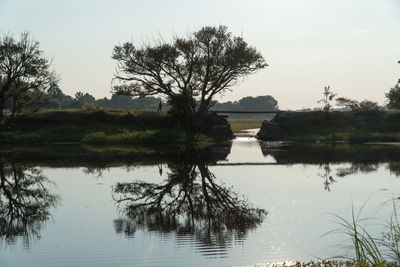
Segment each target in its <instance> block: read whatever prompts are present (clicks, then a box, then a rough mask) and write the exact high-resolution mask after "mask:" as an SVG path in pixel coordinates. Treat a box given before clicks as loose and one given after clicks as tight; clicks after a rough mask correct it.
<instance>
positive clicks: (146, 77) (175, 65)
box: [112, 26, 267, 124]
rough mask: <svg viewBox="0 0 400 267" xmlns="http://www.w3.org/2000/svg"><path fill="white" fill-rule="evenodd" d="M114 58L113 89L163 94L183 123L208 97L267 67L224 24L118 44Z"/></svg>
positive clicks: (208, 101) (202, 109) (204, 110)
mask: <svg viewBox="0 0 400 267" xmlns="http://www.w3.org/2000/svg"><path fill="white" fill-rule="evenodd" d="M112 58H113V59H115V60H116V61H117V71H116V74H115V78H114V81H116V82H118V84H117V85H115V86H114V87H113V91H114V93H116V94H122V95H130V96H139V97H141V96H150V95H158V96H163V97H165V98H166V99H167V100H168V102H169V104H170V105H171V106H172V110H173V111H175V112H176V113H178V114H179V115H180V120H181V123H185V124H190V123H191V121H192V118H193V117H194V116H197V117H199V118H204V117H205V115H206V114H207V111H208V109H209V108H210V106H211V104H212V99H213V98H214V97H215V96H216V95H218V94H223V93H224V92H226V91H227V90H231V88H232V86H233V85H234V84H235V83H236V82H237V81H238V79H239V78H242V77H245V76H247V75H249V74H252V73H254V72H256V71H257V70H259V69H262V68H264V67H265V66H267V64H266V63H265V61H264V58H263V56H262V55H261V53H260V52H258V51H257V50H256V49H255V48H254V47H251V46H249V45H248V44H247V43H246V42H245V41H244V40H243V38H241V37H235V36H232V34H231V33H230V32H228V30H227V27H225V26H219V27H203V28H201V29H200V30H199V31H197V32H194V33H192V34H190V35H189V36H187V37H186V38H179V37H174V38H173V41H172V42H171V43H169V42H166V41H163V40H161V41H159V42H156V43H155V44H153V45H145V46H143V47H140V48H137V47H135V46H134V45H133V44H132V43H129V42H128V43H125V44H123V45H117V46H115V47H114V51H113V55H112Z"/></svg>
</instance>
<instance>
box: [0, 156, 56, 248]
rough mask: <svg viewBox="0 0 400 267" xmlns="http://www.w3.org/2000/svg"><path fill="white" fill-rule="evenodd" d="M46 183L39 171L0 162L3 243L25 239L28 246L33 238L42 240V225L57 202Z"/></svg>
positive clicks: (0, 236)
mask: <svg viewBox="0 0 400 267" xmlns="http://www.w3.org/2000/svg"><path fill="white" fill-rule="evenodd" d="M46 183H49V181H48V179H47V178H46V177H45V176H43V175H42V173H41V171H40V170H39V169H37V168H34V167H24V166H21V165H18V164H16V163H5V162H4V161H3V160H1V159H0V240H3V241H5V242H6V244H12V243H15V241H16V239H17V237H22V238H23V242H24V246H29V244H30V239H31V238H32V237H34V238H40V228H41V224H42V223H43V222H44V221H46V220H48V218H49V216H50V214H49V209H50V208H51V207H54V206H55V205H56V203H57V200H58V197H57V196H54V195H51V194H50V193H49V192H48V189H47V188H46V186H45V185H46Z"/></svg>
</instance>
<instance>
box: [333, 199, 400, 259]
mask: <svg viewBox="0 0 400 267" xmlns="http://www.w3.org/2000/svg"><path fill="white" fill-rule="evenodd" d="M392 203H393V211H392V215H391V217H390V220H389V221H388V222H386V223H385V224H384V233H383V235H382V237H374V236H372V234H370V232H369V231H368V230H367V229H366V227H365V226H363V222H368V221H370V220H372V218H363V219H362V218H360V214H361V212H362V210H363V208H364V206H365V204H366V202H365V203H364V205H363V206H362V207H361V208H360V210H359V211H358V213H357V214H356V212H355V210H354V206H352V210H351V219H350V220H347V219H345V218H343V217H341V216H338V215H334V217H335V218H336V219H337V224H338V225H339V226H340V228H339V229H337V230H333V231H331V232H329V233H328V234H330V233H334V232H339V233H343V234H345V235H346V236H347V237H349V238H350V240H351V241H352V249H353V252H354V255H355V258H354V259H351V260H352V261H353V262H354V263H355V264H356V266H378V267H380V266H399V264H400V250H399V248H400V223H399V218H398V213H397V207H396V203H395V198H393V200H392ZM338 258H346V257H344V256H341V257H338Z"/></svg>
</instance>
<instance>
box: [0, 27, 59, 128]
mask: <svg viewBox="0 0 400 267" xmlns="http://www.w3.org/2000/svg"><path fill="white" fill-rule="evenodd" d="M57 80H58V77H57V76H56V75H55V73H54V72H52V71H50V62H49V61H48V60H47V59H46V58H45V57H44V55H43V52H42V51H41V50H40V49H39V42H37V41H34V40H32V39H31V38H30V37H29V34H28V33H22V34H21V37H20V40H18V41H17V40H15V39H14V37H13V36H12V35H4V36H3V37H1V38H0V122H2V121H3V120H4V113H3V112H4V108H5V104H6V101H7V100H8V99H9V98H11V99H12V102H13V105H12V106H13V110H14V111H13V113H14V114H15V112H17V110H16V108H17V107H18V102H19V105H20V108H21V109H22V108H23V107H24V106H25V105H28V104H29V103H32V98H37V97H39V96H40V95H41V94H42V93H43V92H45V90H47V88H48V87H49V85H50V84H52V83H55V82H57ZM27 98H30V101H27ZM21 99H22V100H21Z"/></svg>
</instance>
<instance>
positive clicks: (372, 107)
mask: <svg viewBox="0 0 400 267" xmlns="http://www.w3.org/2000/svg"><path fill="white" fill-rule="evenodd" d="M336 103H337V105H338V106H340V107H346V108H348V109H350V110H351V111H362V112H369V111H378V110H379V106H378V103H377V102H373V101H369V100H363V101H361V102H359V101H357V100H353V99H349V98H345V97H339V98H337V99H336Z"/></svg>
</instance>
